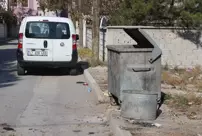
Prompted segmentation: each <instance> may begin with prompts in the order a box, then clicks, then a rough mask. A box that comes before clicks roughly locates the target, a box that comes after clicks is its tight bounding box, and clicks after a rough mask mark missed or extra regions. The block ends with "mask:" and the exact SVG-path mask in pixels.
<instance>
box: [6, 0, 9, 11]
mask: <svg viewBox="0 0 202 136" xmlns="http://www.w3.org/2000/svg"><path fill="white" fill-rule="evenodd" d="M6 4H7V11H10V0H7V3H6Z"/></svg>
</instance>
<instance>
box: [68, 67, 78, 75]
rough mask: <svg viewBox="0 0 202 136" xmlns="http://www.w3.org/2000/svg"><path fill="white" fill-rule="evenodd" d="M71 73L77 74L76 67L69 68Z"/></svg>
mask: <svg viewBox="0 0 202 136" xmlns="http://www.w3.org/2000/svg"><path fill="white" fill-rule="evenodd" d="M69 75H71V76H75V75H77V69H76V68H73V69H70V70H69Z"/></svg>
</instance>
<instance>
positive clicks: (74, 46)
mask: <svg viewBox="0 0 202 136" xmlns="http://www.w3.org/2000/svg"><path fill="white" fill-rule="evenodd" d="M72 40H73V44H72V49H73V50H76V49H77V44H76V42H77V41H76V35H75V34H73V35H72Z"/></svg>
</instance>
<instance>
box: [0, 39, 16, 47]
mask: <svg viewBox="0 0 202 136" xmlns="http://www.w3.org/2000/svg"><path fill="white" fill-rule="evenodd" d="M17 44H18V43H17V41H16V40H13V41H12V40H9V41H1V40H0V46H2V45H16V46H17Z"/></svg>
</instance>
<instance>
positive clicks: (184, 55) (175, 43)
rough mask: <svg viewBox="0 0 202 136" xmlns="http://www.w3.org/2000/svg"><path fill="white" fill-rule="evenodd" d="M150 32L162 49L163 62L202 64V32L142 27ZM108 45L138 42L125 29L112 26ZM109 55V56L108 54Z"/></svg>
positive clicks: (170, 63) (171, 64) (172, 64)
mask: <svg viewBox="0 0 202 136" xmlns="http://www.w3.org/2000/svg"><path fill="white" fill-rule="evenodd" d="M140 28H142V29H143V30H145V31H146V32H147V34H149V36H150V37H151V38H153V40H154V41H155V42H156V43H157V44H158V45H159V47H160V48H161V50H162V53H163V55H162V64H163V65H165V64H168V65H170V66H172V67H175V66H178V67H193V66H195V65H202V49H201V47H202V36H201V32H197V31H189V32H185V31H183V30H182V29H179V28H178V29H174V28H154V27H140ZM106 40H107V43H106V44H107V45H111V44H115V45H123V44H136V42H135V41H134V40H133V39H131V38H130V37H129V36H128V35H127V34H126V33H125V32H124V31H123V29H118V28H116V29H115V28H111V29H108V31H107V34H106ZM105 51H106V52H107V50H105ZM106 57H107V56H106Z"/></svg>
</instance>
